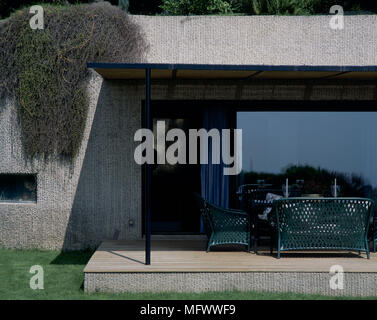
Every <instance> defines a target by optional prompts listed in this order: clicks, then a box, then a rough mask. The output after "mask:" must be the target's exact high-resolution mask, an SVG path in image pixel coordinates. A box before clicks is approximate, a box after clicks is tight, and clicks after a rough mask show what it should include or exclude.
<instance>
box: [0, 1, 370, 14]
mask: <svg viewBox="0 0 377 320" xmlns="http://www.w3.org/2000/svg"><path fill="white" fill-rule="evenodd" d="M93 1H94V0H0V17H6V16H8V15H9V13H10V12H12V11H14V10H15V9H17V8H20V7H21V6H25V5H31V4H33V3H36V2H39V3H55V4H70V3H78V2H93ZM109 2H110V3H111V4H113V5H119V7H121V8H122V9H124V10H126V11H128V12H129V13H131V14H144V15H160V14H163V15H205V14H211V15H212V14H221V15H224V14H226V15H231V14H240V15H314V14H329V11H330V7H331V6H333V5H341V6H342V7H343V9H344V11H345V12H346V14H347V13H350V14H357V13H376V12H377V1H375V0H345V1H344V0H343V1H338V0H109Z"/></svg>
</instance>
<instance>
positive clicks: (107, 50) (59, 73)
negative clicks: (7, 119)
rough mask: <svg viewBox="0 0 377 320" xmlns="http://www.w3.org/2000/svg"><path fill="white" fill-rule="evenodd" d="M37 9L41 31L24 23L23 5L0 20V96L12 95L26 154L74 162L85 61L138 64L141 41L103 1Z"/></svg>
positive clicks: (83, 106)
mask: <svg viewBox="0 0 377 320" xmlns="http://www.w3.org/2000/svg"><path fill="white" fill-rule="evenodd" d="M43 8H44V29H42V30H39V29H36V30H33V29H31V28H30V25H29V19H30V17H31V15H30V14H29V12H28V10H27V9H24V10H21V11H18V12H16V13H15V14H13V15H12V16H11V17H10V18H9V19H8V20H6V21H5V22H4V23H2V24H0V69H1V72H0V97H4V96H7V97H13V98H14V99H15V102H16V104H17V110H18V119H19V122H20V125H21V129H22V130H21V131H22V142H23V146H24V149H25V152H26V154H27V155H28V156H30V157H35V156H44V157H45V158H48V157H50V156H62V157H63V158H67V157H68V158H69V159H73V158H74V157H75V156H76V154H77V152H78V149H79V147H80V144H81V140H82V136H83V132H84V128H85V123H86V118H87V113H88V106H89V99H88V95H87V84H88V83H87V79H88V75H89V71H88V70H87V68H86V63H87V62H88V61H92V62H94V61H101V62H124V61H127V62H139V61H140V59H141V58H142V56H143V53H144V52H145V50H146V49H147V45H146V43H145V41H144V40H143V35H142V32H141V31H140V29H139V27H138V26H137V25H135V24H134V23H133V22H132V21H131V20H130V19H129V17H128V15H127V14H126V13H125V12H124V11H123V10H121V9H119V8H118V7H116V6H111V5H110V4H108V3H96V4H90V5H88V4H82V5H75V6H65V7H62V6H60V7H57V6H43ZM0 112H1V110H0Z"/></svg>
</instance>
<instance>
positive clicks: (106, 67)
mask: <svg viewBox="0 0 377 320" xmlns="http://www.w3.org/2000/svg"><path fill="white" fill-rule="evenodd" d="M87 67H88V68H92V69H94V70H95V71H96V72H98V73H99V74H100V75H102V76H103V77H104V78H105V79H130V80H131V79H144V78H145V69H150V70H151V78H152V79H165V80H169V79H239V80H242V79H244V80H247V79H350V80H377V66H301V65H300V66H288V65H282V66H278V65H230V64H158V63H102V62H88V63H87Z"/></svg>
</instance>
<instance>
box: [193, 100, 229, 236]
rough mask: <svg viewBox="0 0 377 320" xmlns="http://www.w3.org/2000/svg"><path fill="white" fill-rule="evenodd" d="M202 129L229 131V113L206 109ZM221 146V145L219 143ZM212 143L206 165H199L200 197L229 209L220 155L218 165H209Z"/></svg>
mask: <svg viewBox="0 0 377 320" xmlns="http://www.w3.org/2000/svg"><path fill="white" fill-rule="evenodd" d="M203 128H204V129H206V130H207V131H208V130H210V129H214V128H215V129H219V131H220V136H221V129H231V127H230V118H229V112H227V110H226V109H225V108H222V107H207V108H205V110H204V119H203ZM220 146H221V143H220ZM211 155H212V141H211V139H209V143H208V164H202V165H201V187H202V191H201V193H202V197H203V198H204V199H205V200H206V201H208V202H210V203H213V204H215V205H218V206H222V207H225V208H228V207H229V176H225V175H224V170H223V169H224V163H223V162H222V156H221V155H220V164H212V163H211V160H212V159H211ZM200 232H204V225H203V221H202V220H201V221H200Z"/></svg>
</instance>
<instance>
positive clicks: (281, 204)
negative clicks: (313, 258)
mask: <svg viewBox="0 0 377 320" xmlns="http://www.w3.org/2000/svg"><path fill="white" fill-rule="evenodd" d="M373 206H374V203H373V201H372V200H370V199H366V198H284V199H280V200H277V201H275V203H274V207H275V210H274V212H275V215H272V217H271V218H272V220H273V221H272V222H273V224H274V225H275V226H276V229H277V258H278V259H279V258H280V252H281V251H289V250H347V251H358V252H361V251H363V252H366V254H367V257H368V259H369V243H368V240H367V234H368V227H369V219H370V215H371V213H372V210H373Z"/></svg>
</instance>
